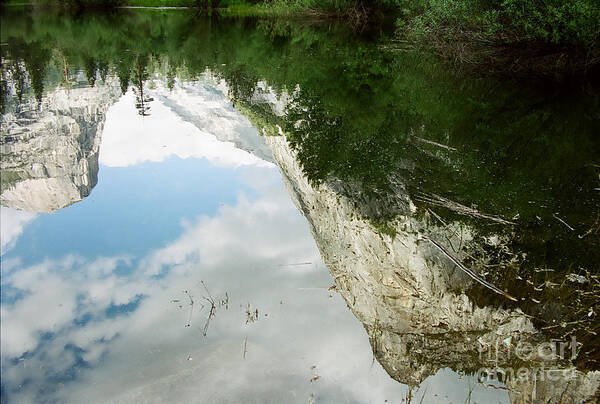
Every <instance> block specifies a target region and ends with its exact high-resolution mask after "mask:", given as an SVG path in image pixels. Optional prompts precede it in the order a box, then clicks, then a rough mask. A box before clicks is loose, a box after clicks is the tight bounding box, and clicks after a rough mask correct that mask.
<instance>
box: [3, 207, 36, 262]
mask: <svg viewBox="0 0 600 404" xmlns="http://www.w3.org/2000/svg"><path fill="white" fill-rule="evenodd" d="M35 216H36V214H35V213H30V212H24V211H21V210H17V209H12V208H7V207H4V206H2V207H0V240H1V248H0V251H1V253H2V254H4V253H5V252H7V251H8V250H10V249H11V248H12V247H13V246H14V245H15V242H16V241H17V239H18V238H19V236H20V235H21V233H23V229H24V227H25V226H26V225H27V223H29V222H31V221H32V220H33V219H35Z"/></svg>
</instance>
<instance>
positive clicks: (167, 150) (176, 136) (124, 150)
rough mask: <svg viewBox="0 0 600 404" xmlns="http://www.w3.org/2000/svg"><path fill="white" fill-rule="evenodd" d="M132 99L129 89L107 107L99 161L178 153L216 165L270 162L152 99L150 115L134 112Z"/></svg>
mask: <svg viewBox="0 0 600 404" xmlns="http://www.w3.org/2000/svg"><path fill="white" fill-rule="evenodd" d="M134 98H135V96H134V94H133V93H132V92H128V93H127V94H126V95H125V96H124V97H122V98H121V99H120V100H119V101H118V102H117V103H116V104H114V105H113V106H112V107H111V108H110V109H109V110H108V112H107V118H106V125H105V127H104V133H103V135H102V147H101V148H100V163H101V164H104V165H107V166H111V167H126V166H130V165H134V164H138V163H141V162H143V161H154V162H159V161H163V160H165V159H166V158H168V157H169V156H178V157H180V158H188V157H205V158H207V159H209V160H210V161H211V162H213V163H214V164H216V165H218V166H227V167H239V166H245V165H258V166H270V165H271V164H270V163H267V162H265V161H264V160H261V159H260V158H258V157H256V156H254V155H252V154H250V153H248V152H246V151H244V150H241V149H238V148H236V147H235V145H234V144H233V143H230V142H222V141H219V140H217V138H216V137H215V136H214V135H213V134H212V133H210V132H206V131H203V130H200V129H198V128H197V127H196V126H195V125H193V124H192V123H190V122H186V121H184V120H183V119H182V118H181V117H180V116H178V115H177V114H175V113H174V112H173V111H172V110H171V109H170V108H168V107H166V106H165V105H164V104H163V103H162V102H160V101H155V102H152V104H151V107H152V109H151V115H150V116H146V117H142V116H139V115H137V113H135V106H134V105H135V99H134ZM206 119H207V120H208V119H212V120H217V121H218V125H221V126H223V125H229V124H230V122H229V121H228V120H227V119H223V117H221V116H207V117H206ZM211 126H214V125H211ZM211 126H209V128H210V127H211ZM150 128H151V130H150ZM236 128H237V127H236V126H232V127H231V128H230V129H231V130H232V131H233V130H235V129H236Z"/></svg>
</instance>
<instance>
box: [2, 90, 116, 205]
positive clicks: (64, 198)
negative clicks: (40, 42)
mask: <svg viewBox="0 0 600 404" xmlns="http://www.w3.org/2000/svg"><path fill="white" fill-rule="evenodd" d="M119 95H120V91H119V88H118V86H117V85H114V84H113V83H107V84H104V85H101V86H100V85H99V86H97V87H93V88H89V87H84V88H72V89H70V90H67V89H57V90H55V91H53V92H50V93H48V94H46V95H45V96H44V99H43V101H42V102H41V104H39V105H38V102H37V100H29V101H25V102H22V103H20V104H19V105H18V106H17V107H15V108H12V109H10V110H9V111H7V112H6V113H5V114H4V115H3V117H2V138H1V144H0V148H1V149H0V150H1V154H2V163H1V166H0V167H1V170H2V171H1V173H2V194H1V197H0V198H1V203H2V205H3V206H8V207H12V208H17V209H21V210H27V211H35V212H52V211H55V210H57V209H60V208H63V207H65V206H68V205H70V204H72V203H75V202H77V201H80V200H81V199H83V198H85V197H86V196H88V195H89V194H90V192H91V190H92V188H94V186H95V185H96V183H97V181H98V152H99V148H100V140H101V134H102V127H103V125H104V120H105V114H106V111H107V109H108V108H109V106H110V105H112V103H113V102H114V101H115V100H116V99H117V98H118V96H119Z"/></svg>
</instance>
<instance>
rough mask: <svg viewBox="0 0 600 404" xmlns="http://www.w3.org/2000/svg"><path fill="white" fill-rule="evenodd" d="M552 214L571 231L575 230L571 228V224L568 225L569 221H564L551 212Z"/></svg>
mask: <svg viewBox="0 0 600 404" xmlns="http://www.w3.org/2000/svg"><path fill="white" fill-rule="evenodd" d="M552 216H554V218H555V219H556V220H558V221H559V222H561V223H562V224H564V225H565V226H567V227H568V228H569V230H571V231H575V229H574V228H572V227H571V226H569V223H567V222H565V221H564V220H562V219H561V218H560V217H558V216H556V214H555V213H553V214H552Z"/></svg>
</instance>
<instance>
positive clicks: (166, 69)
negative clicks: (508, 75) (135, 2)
mask: <svg viewBox="0 0 600 404" xmlns="http://www.w3.org/2000/svg"><path fill="white" fill-rule="evenodd" d="M1 23H2V28H1V29H2V31H1V33H2V41H1V42H2V43H1V52H2V54H1V56H2V92H3V94H2V105H1V106H2V131H1V136H2V138H1V143H0V147H1V153H2V165H1V174H2V195H1V203H2V208H1V220H2V227H1V231H2V233H1V236H2V258H1V260H2V261H1V263H2V281H1V282H2V283H1V287H2V293H1V303H2V309H1V316H2V317H1V321H2V327H1V332H2V335H1V336H2V340H1V350H2V368H1V370H2V382H1V397H2V402H123V403H130V402H276V403H279V402H325V403H329V402H341V403H345V402H361V403H362V402H382V403H383V402H386V400H387V402H408V401H410V400H412V401H413V402H424V403H436V402H441V403H447V402H453V403H464V402H468V401H469V400H470V402H477V403H497V402H501V403H505V402H537V401H536V400H540V401H543V402H547V401H548V400H549V399H550V400H557V399H560V398H562V399H563V400H566V401H563V402H580V401H582V400H585V399H587V398H589V397H591V396H593V395H594V393H595V391H596V390H597V388H598V385H599V384H600V374H599V373H598V371H597V369H598V368H599V366H598V365H599V364H598V360H599V358H600V353H599V347H598V342H599V341H598V338H597V333H598V332H600V327H599V326H598V322H597V319H596V316H597V314H596V312H597V311H598V310H600V307H598V305H599V302H600V294H599V291H600V281H599V276H600V265H599V264H598V263H599V262H600V237H599V233H600V138H599V137H598V134H599V133H600V97H599V95H598V90H597V88H595V87H594V86H593V85H590V84H586V83H577V84H572V85H569V86H568V88H565V86H557V85H556V84H551V83H547V82H540V81H533V80H529V81H521V82H516V81H512V80H508V79H494V78H484V77H473V74H466V73H464V72H457V71H455V69H453V68H452V66H449V65H448V64H445V63H442V62H440V61H439V60H438V59H437V58H436V57H434V56H433V55H431V54H429V53H428V52H426V51H423V50H416V49H407V48H406V45H405V44H404V43H403V42H400V41H397V40H395V39H394V37H393V35H392V32H391V31H389V30H387V29H385V28H381V29H379V30H376V31H369V32H362V33H357V32H355V31H353V30H351V29H350V28H349V27H346V26H344V25H341V24H334V23H331V22H323V21H294V22H291V21H289V22H273V21H260V20H250V19H245V20H243V19H242V20H235V19H225V20H223V19H220V20H219V19H216V20H215V19H213V20H209V19H203V18H197V17H196V16H194V15H193V13H192V12H190V11H188V10H176V11H175V10H172V11H166V10H135V11H134V10H124V11H121V12H118V13H114V14H111V15H86V14H84V15H76V16H72V15H64V14H55V13H51V12H48V11H39V10H33V11H32V10H28V9H19V8H12V9H6V10H3V14H2V21H1ZM457 262H458V264H457ZM460 266H466V267H468V268H470V269H472V270H473V271H474V272H475V273H476V274H477V275H476V276H477V277H478V278H480V279H483V280H484V281H487V282H489V283H491V284H493V285H494V286H492V287H496V288H498V289H500V290H501V291H503V292H504V293H505V295H508V296H510V298H511V299H512V300H511V299H507V298H506V297H505V296H503V295H502V294H500V293H494V292H493V291H491V290H490V288H487V287H485V286H482V285H481V284H480V282H476V281H473V280H472V278H470V277H468V276H467V275H466V274H465V273H464V272H463V271H461V270H460V269H459V267H460ZM563 342H565V343H566V342H568V343H569V345H568V346H566V345H565V346H566V347H567V349H566V352H567V354H566V355H560V354H558V353H557V355H555V356H558V357H551V358H550V357H549V356H548V355H545V352H542V351H539V352H534V353H533V354H531V355H529V354H528V355H520V354H518V353H517V352H518V350H517V348H518V346H519V344H520V343H527V344H531V346H533V347H540V346H542V345H543V344H555V345H556V344H561V343H563ZM557 346H560V345H557ZM534 351H535V349H534ZM539 368H552V369H554V370H557V371H558V370H560V371H568V374H569V377H566V376H564V377H563V376H561V377H560V378H559V380H558V381H555V380H548V379H544V378H543V377H542V378H541V379H539V378H538V377H539V375H538V374H536V376H535V378H533V377H528V378H525V379H523V378H522V379H515V378H514V377H513V378H507V377H506V376H505V375H500V376H498V375H496V377H495V378H494V377H490V375H489V373H494V374H496V373H497V372H496V371H497V370H499V369H500V370H502V369H503V370H504V371H505V374H506V373H510V370H513V371H515V372H516V371H517V370H518V369H526V370H530V371H531V370H536V369H539ZM490 369H492V370H495V371H494V372H492V371H489V372H488V371H483V372H482V370H490ZM506 370H508V372H506ZM565 374H566V373H565ZM497 379H499V380H497ZM534 379H535V380H534ZM569 400H571V401H569Z"/></svg>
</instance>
